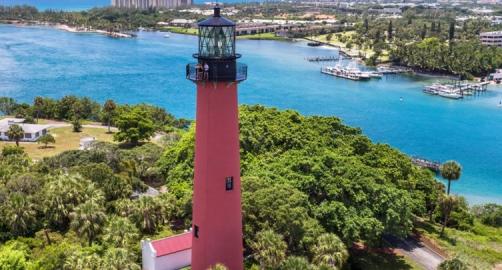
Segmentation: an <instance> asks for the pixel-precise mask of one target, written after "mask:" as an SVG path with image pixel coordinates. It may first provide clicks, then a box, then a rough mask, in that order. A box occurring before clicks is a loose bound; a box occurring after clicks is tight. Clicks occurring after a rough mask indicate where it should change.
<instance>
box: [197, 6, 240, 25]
mask: <svg viewBox="0 0 502 270" xmlns="http://www.w3.org/2000/svg"><path fill="white" fill-rule="evenodd" d="M198 25H199V26H216V27H217V26H235V23H234V22H233V21H231V20H229V19H227V18H225V17H221V15H220V7H218V6H216V7H214V15H213V17H210V18H207V19H205V20H203V21H202V22H200V23H199V24H198Z"/></svg>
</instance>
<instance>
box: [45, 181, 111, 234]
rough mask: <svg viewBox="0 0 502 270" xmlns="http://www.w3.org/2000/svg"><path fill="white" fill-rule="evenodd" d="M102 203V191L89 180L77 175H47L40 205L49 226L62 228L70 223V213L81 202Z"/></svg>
mask: <svg viewBox="0 0 502 270" xmlns="http://www.w3.org/2000/svg"><path fill="white" fill-rule="evenodd" d="M86 201H96V202H99V203H100V204H102V203H103V195H102V192H101V191H100V190H99V189H97V188H96V186H95V185H94V184H93V183H92V182H91V181H89V180H87V179H85V178H82V177H80V176H77V175H72V174H70V175H56V176H52V177H49V179H48V181H47V183H46V184H45V186H44V192H43V201H42V204H43V205H42V207H43V209H44V215H45V217H46V219H47V221H48V223H49V225H51V227H53V228H57V229H61V230H64V229H66V228H67V227H68V224H69V223H70V213H72V212H73V211H74V209H75V208H76V207H77V206H78V205H79V204H81V203H83V202H86Z"/></svg>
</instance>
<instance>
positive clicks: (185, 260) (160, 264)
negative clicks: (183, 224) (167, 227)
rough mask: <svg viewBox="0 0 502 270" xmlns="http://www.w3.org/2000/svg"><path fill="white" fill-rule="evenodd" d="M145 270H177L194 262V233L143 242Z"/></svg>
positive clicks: (142, 251) (142, 254)
mask: <svg viewBox="0 0 502 270" xmlns="http://www.w3.org/2000/svg"><path fill="white" fill-rule="evenodd" d="M141 256H142V261H143V265H142V266H143V267H142V269H143V270H177V269H180V268H183V267H187V266H190V263H191V261H192V232H191V231H190V232H186V233H183V234H179V235H175V236H171V237H167V238H164V239H159V240H154V241H151V240H149V239H146V240H141Z"/></svg>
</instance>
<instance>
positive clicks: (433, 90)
mask: <svg viewBox="0 0 502 270" xmlns="http://www.w3.org/2000/svg"><path fill="white" fill-rule="evenodd" d="M488 84H489V82H479V83H469V82H466V81H453V82H450V83H434V84H432V85H430V86H426V87H425V88H424V90H423V92H424V93H426V94H430V95H438V96H440V97H445V98H450V99H461V98H463V97H464V96H472V95H474V94H477V93H481V92H486V91H487V90H488Z"/></svg>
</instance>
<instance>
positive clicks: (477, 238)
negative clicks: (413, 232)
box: [418, 221, 502, 270]
mask: <svg viewBox="0 0 502 270" xmlns="http://www.w3.org/2000/svg"><path fill="white" fill-rule="evenodd" d="M440 229H441V228H440V227H439V226H437V225H431V224H429V223H422V224H420V226H419V227H418V231H419V232H421V233H423V234H424V235H426V236H427V237H428V238H430V239H432V240H434V241H435V242H436V243H437V244H438V245H439V246H441V247H442V248H444V250H445V251H447V252H448V255H450V257H455V256H458V257H459V258H460V259H461V260H462V261H464V262H466V263H468V264H469V265H470V267H471V268H470V269H488V270H490V269H492V268H493V266H494V265H496V264H500V263H502V228H494V227H490V226H486V225H483V224H481V223H479V222H477V221H476V223H475V224H474V226H473V228H472V230H471V231H459V230H455V229H449V228H447V229H446V236H445V237H444V238H440V237H439V232H440Z"/></svg>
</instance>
